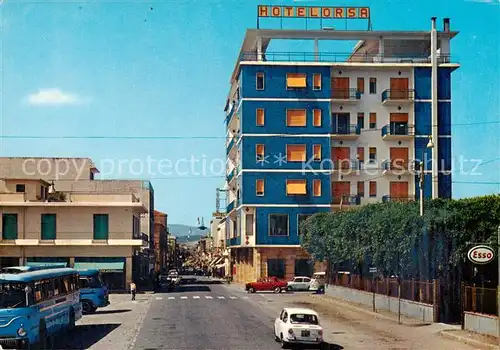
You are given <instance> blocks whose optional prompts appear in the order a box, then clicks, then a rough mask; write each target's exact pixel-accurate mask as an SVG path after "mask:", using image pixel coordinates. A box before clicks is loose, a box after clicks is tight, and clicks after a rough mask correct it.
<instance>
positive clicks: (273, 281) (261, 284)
mask: <svg viewBox="0 0 500 350" xmlns="http://www.w3.org/2000/svg"><path fill="white" fill-rule="evenodd" d="M287 287H288V284H287V283H286V282H285V281H280V280H279V279H277V278H276V277H267V278H261V279H259V280H258V281H257V282H249V283H247V284H246V285H245V290H246V291H248V292H250V293H255V292H256V291H271V290H272V291H274V292H275V293H281V291H282V290H286V289H287Z"/></svg>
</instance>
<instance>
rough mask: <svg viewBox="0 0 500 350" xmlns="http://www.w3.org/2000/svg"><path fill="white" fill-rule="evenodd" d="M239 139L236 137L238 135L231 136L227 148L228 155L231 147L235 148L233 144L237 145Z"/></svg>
mask: <svg viewBox="0 0 500 350" xmlns="http://www.w3.org/2000/svg"><path fill="white" fill-rule="evenodd" d="M236 141H237V139H236V136H233V137H232V138H231V140H230V141H229V143H228V145H227V148H226V155H227V154H229V153H230V152H231V149H232V148H233V146H234V145H235V143H236Z"/></svg>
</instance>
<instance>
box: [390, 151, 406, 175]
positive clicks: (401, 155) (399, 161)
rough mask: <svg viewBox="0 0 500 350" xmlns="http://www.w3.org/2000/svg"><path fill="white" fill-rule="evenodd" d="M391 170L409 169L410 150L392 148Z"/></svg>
mask: <svg viewBox="0 0 500 350" xmlns="http://www.w3.org/2000/svg"><path fill="white" fill-rule="evenodd" d="M390 154H391V169H396V170H397V169H408V148H406V147H391V150H390Z"/></svg>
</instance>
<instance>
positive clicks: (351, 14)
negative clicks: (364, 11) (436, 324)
mask: <svg viewBox="0 0 500 350" xmlns="http://www.w3.org/2000/svg"><path fill="white" fill-rule="evenodd" d="M347 17H349V18H356V9H355V8H353V7H349V8H348V9H347Z"/></svg>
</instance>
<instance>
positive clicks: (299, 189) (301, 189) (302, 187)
mask: <svg viewBox="0 0 500 350" xmlns="http://www.w3.org/2000/svg"><path fill="white" fill-rule="evenodd" d="M286 194H307V190H306V180H287V181H286Z"/></svg>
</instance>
